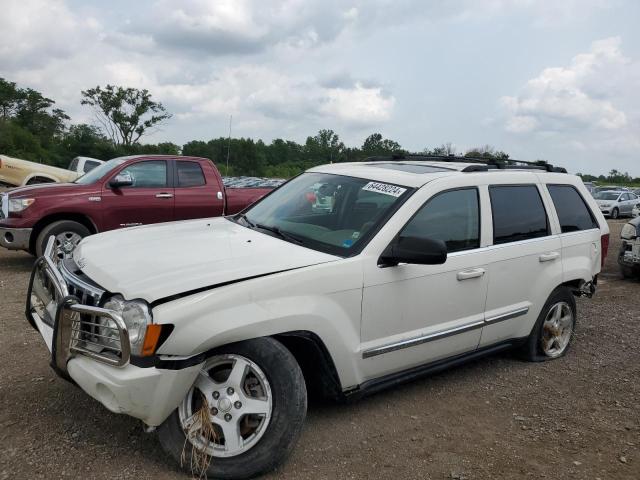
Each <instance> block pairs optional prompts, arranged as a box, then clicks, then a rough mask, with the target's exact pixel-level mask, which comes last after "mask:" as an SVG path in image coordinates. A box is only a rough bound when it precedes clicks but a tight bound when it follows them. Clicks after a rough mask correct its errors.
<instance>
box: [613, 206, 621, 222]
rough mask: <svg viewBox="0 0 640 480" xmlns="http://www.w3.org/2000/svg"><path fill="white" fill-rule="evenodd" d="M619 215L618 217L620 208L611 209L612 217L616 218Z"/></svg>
mask: <svg viewBox="0 0 640 480" xmlns="http://www.w3.org/2000/svg"><path fill="white" fill-rule="evenodd" d="M619 217H620V210H618V209H617V208H614V209H613V210H611V218H612V219H614V220H616V219H617V218H619Z"/></svg>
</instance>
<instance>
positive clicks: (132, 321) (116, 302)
mask: <svg viewBox="0 0 640 480" xmlns="http://www.w3.org/2000/svg"><path fill="white" fill-rule="evenodd" d="M104 308H106V309H109V310H113V311H114V312H116V313H118V314H120V316H122V319H123V320H124V323H125V324H126V325H127V330H128V331H129V343H130V344H131V353H132V354H133V355H140V353H141V351H142V344H143V343H144V336H145V333H146V332H147V325H149V324H150V323H151V320H152V317H151V311H150V310H149V305H148V304H147V302H145V301H143V300H131V301H126V300H124V299H123V298H122V297H121V296H120V295H114V296H113V297H111V298H110V299H109V300H107V301H106V303H105V304H104Z"/></svg>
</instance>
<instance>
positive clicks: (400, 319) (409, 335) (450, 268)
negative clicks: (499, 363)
mask: <svg viewBox="0 0 640 480" xmlns="http://www.w3.org/2000/svg"><path fill="white" fill-rule="evenodd" d="M399 233H400V234H404V235H407V236H423V237H428V238H433V239H438V240H443V241H444V242H445V243H446V245H447V251H448V258H447V260H446V262H445V263H444V264H442V265H410V264H399V265H397V266H395V267H386V268H384V267H380V266H378V265H377V264H376V262H375V261H372V262H371V264H368V265H366V266H365V271H364V291H363V302H362V331H361V336H362V349H363V352H362V353H363V354H362V356H363V361H362V365H363V372H364V374H365V376H366V377H367V378H374V377H379V376H381V375H385V374H389V373H393V372H395V371H400V370H404V369H407V368H410V367H412V366H417V365H421V364H425V363H429V362H433V361H437V360H439V359H442V358H445V357H449V356H453V355H457V354H461V353H465V352H469V351H472V350H475V349H476V348H477V346H478V343H479V341H480V334H481V332H482V325H483V322H484V307H485V300H486V295H487V285H488V282H487V274H486V272H487V271H488V266H487V263H486V255H485V253H484V252H483V249H482V248H480V238H481V237H480V196H479V192H478V189H477V188H475V187H474V188H462V189H456V190H451V191H445V192H441V193H438V194H436V195H435V196H433V197H432V198H431V199H429V200H428V201H427V202H426V203H425V204H424V205H423V206H422V207H421V208H420V209H419V210H418V212H417V213H416V214H415V215H414V216H413V218H412V219H411V220H409V222H408V223H407V224H406V225H405V226H404V227H403V229H402V230H401V231H400V232H399Z"/></svg>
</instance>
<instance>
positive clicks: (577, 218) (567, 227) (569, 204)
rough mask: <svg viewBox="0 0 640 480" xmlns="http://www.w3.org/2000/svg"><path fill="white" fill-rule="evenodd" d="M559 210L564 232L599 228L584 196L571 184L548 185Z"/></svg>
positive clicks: (557, 210) (554, 203)
mask: <svg viewBox="0 0 640 480" xmlns="http://www.w3.org/2000/svg"><path fill="white" fill-rule="evenodd" d="M547 188H548V189H549V193H550V194H551V198H552V199H553V205H554V206H555V207H556V212H558V219H559V220H560V228H561V229H562V233H568V232H579V231H580V230H591V229H592V228H599V226H598V222H596V219H595V218H594V217H593V214H592V213H591V210H590V209H589V207H588V206H587V204H586V203H584V200H583V198H582V196H580V194H579V193H578V191H577V190H576V189H575V188H573V187H572V186H571V185H547Z"/></svg>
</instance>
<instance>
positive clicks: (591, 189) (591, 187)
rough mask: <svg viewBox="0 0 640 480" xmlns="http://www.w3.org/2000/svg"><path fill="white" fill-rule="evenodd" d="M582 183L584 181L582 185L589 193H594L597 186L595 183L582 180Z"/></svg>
mask: <svg viewBox="0 0 640 480" xmlns="http://www.w3.org/2000/svg"><path fill="white" fill-rule="evenodd" d="M583 183H584V186H585V187H586V189H587V191H588V192H589V193H590V194H591V195H593V194H594V193H595V191H596V188H597V187H596V184H595V183H593V182H583Z"/></svg>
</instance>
